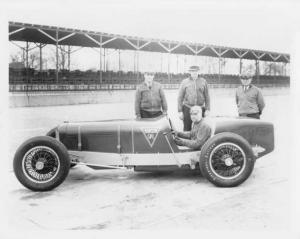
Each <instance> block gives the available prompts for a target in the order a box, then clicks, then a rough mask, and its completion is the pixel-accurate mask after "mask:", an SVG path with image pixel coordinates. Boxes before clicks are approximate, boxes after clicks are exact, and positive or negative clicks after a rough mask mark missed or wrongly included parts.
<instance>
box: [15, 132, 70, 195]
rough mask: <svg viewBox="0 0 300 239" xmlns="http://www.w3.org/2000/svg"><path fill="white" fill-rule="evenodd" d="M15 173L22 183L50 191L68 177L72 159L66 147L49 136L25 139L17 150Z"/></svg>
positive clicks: (34, 189)
mask: <svg viewBox="0 0 300 239" xmlns="http://www.w3.org/2000/svg"><path fill="white" fill-rule="evenodd" d="M13 168H14V173H15V175H16V177H17V179H18V180H19V182H20V183H21V184H23V185H24V186H25V187H27V188H29V189H31V190H33V191H48V190H51V189H53V188H55V187H57V186H58V185H60V184H61V183H62V182H63V181H64V180H65V178H66V177H67V175H68V173H69V169H70V159H69V155H68V151H67V149H66V147H65V146H64V145H63V144H62V143H61V142H59V141H58V140H56V139H54V138H52V137H49V136H38V137H34V138H31V139H28V140H27V141H25V142H24V143H23V144H22V145H21V146H20V147H19V148H18V149H17V151H16V153H15V157H14V162H13Z"/></svg>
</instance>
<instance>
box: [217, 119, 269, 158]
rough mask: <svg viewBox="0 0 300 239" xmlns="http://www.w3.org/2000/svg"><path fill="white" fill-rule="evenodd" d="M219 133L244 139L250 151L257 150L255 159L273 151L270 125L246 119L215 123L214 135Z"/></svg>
mask: <svg viewBox="0 0 300 239" xmlns="http://www.w3.org/2000/svg"><path fill="white" fill-rule="evenodd" d="M221 132H232V133H235V134H238V135H240V136H242V137H243V138H245V139H246V140H247V141H248V142H249V144H250V145H251V146H252V149H254V150H256V149H257V150H259V153H258V154H257V157H262V156H263V155H265V154H267V153H270V152H272V151H273V150H274V127H273V124H271V123H268V122H265V121H262V120H256V119H247V118H240V119H239V118H238V119H233V120H228V119H227V120H223V121H219V122H217V123H216V129H215V134H218V133H221ZM254 153H256V152H254Z"/></svg>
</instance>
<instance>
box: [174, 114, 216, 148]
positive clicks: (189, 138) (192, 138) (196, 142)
mask: <svg viewBox="0 0 300 239" xmlns="http://www.w3.org/2000/svg"><path fill="white" fill-rule="evenodd" d="M210 135H211V128H210V126H209V125H208V124H207V123H205V121H204V119H201V120H200V121H199V122H195V123H193V125H192V130H191V131H185V132H178V134H177V136H178V137H180V138H184V139H181V140H182V143H183V145H184V146H187V147H189V148H192V149H196V150H200V149H201V147H202V146H203V144H204V143H205V142H206V141H207V140H208V139H209V138H210Z"/></svg>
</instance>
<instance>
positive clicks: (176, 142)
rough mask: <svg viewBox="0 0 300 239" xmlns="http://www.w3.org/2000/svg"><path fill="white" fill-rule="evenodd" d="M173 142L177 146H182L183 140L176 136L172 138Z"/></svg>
mask: <svg viewBox="0 0 300 239" xmlns="http://www.w3.org/2000/svg"><path fill="white" fill-rule="evenodd" d="M174 141H175V144H177V145H178V146H184V144H183V140H182V139H181V138H178V137H177V136H176V137H175V138H174Z"/></svg>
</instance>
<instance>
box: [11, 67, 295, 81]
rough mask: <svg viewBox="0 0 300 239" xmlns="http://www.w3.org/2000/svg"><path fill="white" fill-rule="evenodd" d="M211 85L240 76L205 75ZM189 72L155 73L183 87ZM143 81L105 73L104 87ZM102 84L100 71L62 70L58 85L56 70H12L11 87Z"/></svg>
mask: <svg viewBox="0 0 300 239" xmlns="http://www.w3.org/2000/svg"><path fill="white" fill-rule="evenodd" d="M201 76H202V77H204V78H205V79H206V80H207V82H208V84H212V85H213V84H222V85H236V84H239V83H240V80H239V76H238V75H228V74H226V75H225V74H223V75H220V76H219V75H218V74H202V75H201ZM187 77H188V74H187V73H179V74H173V73H172V74H170V78H169V76H168V74H167V73H164V72H158V73H156V74H155V78H154V80H155V81H158V82H160V83H162V84H170V83H171V84H180V82H181V81H182V80H183V79H185V78H187ZM142 81H143V76H142V73H135V72H123V71H119V72H113V71H106V72H102V84H124V85H136V84H140V83H141V82H142ZM99 83H100V72H99V71H80V70H75V71H68V70H62V71H60V72H59V73H58V82H56V72H55V70H53V69H50V70H47V71H42V72H40V71H36V70H34V69H31V68H28V69H25V68H22V69H13V68H9V84H10V85H18V84H19V85H22V84H23V85H29V84H31V85H35V84H40V85H41V84H44V85H45V84H46V85H55V84H56V85H57V84H58V85H95V84H99ZM253 83H254V84H258V85H260V84H262V85H266V84H274V85H282V84H285V85H288V84H289V83H290V77H289V76H270V75H260V76H255V77H254V78H253Z"/></svg>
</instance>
